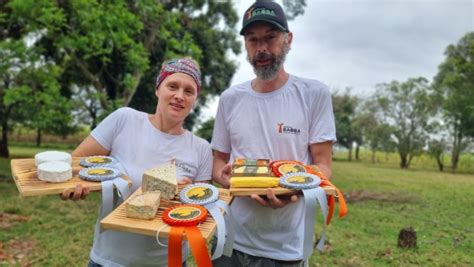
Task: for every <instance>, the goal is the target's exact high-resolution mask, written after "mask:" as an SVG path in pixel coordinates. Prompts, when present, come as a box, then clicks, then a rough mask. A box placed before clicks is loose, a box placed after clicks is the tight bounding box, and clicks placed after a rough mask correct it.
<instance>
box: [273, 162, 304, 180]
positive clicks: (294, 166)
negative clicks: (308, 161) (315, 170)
mask: <svg viewBox="0 0 474 267" xmlns="http://www.w3.org/2000/svg"><path fill="white" fill-rule="evenodd" d="M270 168H271V170H272V172H273V174H274V175H275V176H277V177H281V176H283V175H285V174H287V173H294V172H308V167H306V166H305V165H304V164H303V163H301V162H299V161H294V160H278V161H274V162H272V163H270Z"/></svg>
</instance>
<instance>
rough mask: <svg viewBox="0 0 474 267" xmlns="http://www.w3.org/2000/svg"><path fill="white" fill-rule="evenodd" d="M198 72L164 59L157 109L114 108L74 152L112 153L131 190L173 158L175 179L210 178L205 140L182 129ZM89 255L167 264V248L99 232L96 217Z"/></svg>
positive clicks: (185, 61) (110, 261)
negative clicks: (126, 176)
mask: <svg viewBox="0 0 474 267" xmlns="http://www.w3.org/2000/svg"><path fill="white" fill-rule="evenodd" d="M200 76H201V74H200V71H199V66H198V64H197V63H196V62H195V61H194V60H192V59H191V58H181V59H174V60H170V61H167V62H165V63H164V64H163V66H162V68H161V71H160V74H159V75H158V77H157V80H156V90H155V94H156V96H157V97H158V103H157V106H156V111H155V113H154V114H147V113H144V112H140V111H137V110H134V109H131V108H120V109H118V110H116V111H115V112H113V113H112V114H110V115H109V116H108V117H107V118H105V119H104V120H103V121H102V122H101V123H100V124H99V125H98V126H97V128H96V129H94V130H93V131H92V132H91V134H90V135H89V136H88V137H87V138H86V139H85V140H84V141H83V142H82V143H81V144H80V145H79V146H78V147H77V148H76V149H75V150H74V152H73V153H72V154H73V156H75V157H83V156H91V155H110V156H112V157H114V158H115V159H117V160H118V161H119V162H120V164H121V165H122V166H123V171H125V172H126V173H127V175H128V177H129V178H130V179H131V180H132V182H133V186H132V192H133V191H135V190H136V189H137V188H138V187H139V186H140V185H141V180H142V175H143V172H144V171H145V170H147V169H149V168H152V167H154V166H157V165H161V164H165V163H167V162H170V161H171V160H173V159H174V160H175V162H176V167H177V168H176V170H177V177H178V182H179V183H190V182H193V181H208V180H210V179H211V170H212V154H211V149H210V145H209V143H208V142H207V141H205V140H204V139H202V138H199V137H196V136H194V135H193V134H192V133H191V132H189V131H187V130H185V129H184V128H183V122H184V119H185V118H186V116H188V114H189V113H190V111H191V109H192V108H193V106H194V104H195V103H196V100H197V96H198V94H199V92H200V90H201V77H200ZM87 194H88V190H87V189H82V188H80V187H78V188H76V190H75V192H73V193H72V194H71V192H63V194H62V198H63V199H68V198H70V199H79V198H84V197H85V196H86V195H87ZM183 255H184V256H186V255H187V253H183ZM90 257H91V262H90V264H89V266H97V264H98V265H105V266H123V265H125V266H147V265H153V266H166V265H167V248H165V247H161V246H159V245H158V244H157V242H156V239H154V238H152V237H148V236H144V235H138V234H132V233H125V232H118V231H113V230H108V231H104V232H102V233H101V232H100V226H99V220H98V221H97V223H96V228H95V235H94V245H93V247H92V250H91V254H90ZM185 260H186V259H185V258H183V262H184V261H185Z"/></svg>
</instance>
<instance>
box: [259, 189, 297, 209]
mask: <svg viewBox="0 0 474 267" xmlns="http://www.w3.org/2000/svg"><path fill="white" fill-rule="evenodd" d="M250 198H252V199H253V200H255V201H257V203H258V204H260V205H262V206H263V207H270V208H274V209H279V208H283V207H284V206H286V205H288V203H291V202H296V201H298V195H291V196H280V197H277V196H276V195H275V191H274V190H273V189H272V188H268V189H267V196H266V198H265V197H261V196H259V195H256V194H252V195H250Z"/></svg>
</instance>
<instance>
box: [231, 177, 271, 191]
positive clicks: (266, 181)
mask: <svg viewBox="0 0 474 267" xmlns="http://www.w3.org/2000/svg"><path fill="white" fill-rule="evenodd" d="M279 183H280V178H275V177H271V176H260V177H232V178H230V187H250V188H252V187H253V188H256V187H263V188H267V187H277V186H278V184H279Z"/></svg>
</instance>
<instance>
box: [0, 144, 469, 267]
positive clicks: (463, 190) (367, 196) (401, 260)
mask: <svg viewBox="0 0 474 267" xmlns="http://www.w3.org/2000/svg"><path fill="white" fill-rule="evenodd" d="M36 152H37V150H35V149H33V148H21V149H20V148H15V147H14V148H12V156H13V157H18V156H28V155H30V156H31V155H33V154H34V153H36ZM396 163H397V162H392V161H389V162H386V163H384V164H371V163H369V162H368V161H366V160H363V161H362V162H347V161H343V160H339V158H338V160H337V161H335V162H334V178H333V182H334V183H335V184H336V185H337V186H338V187H339V188H340V189H341V190H343V191H344V193H345V195H346V198H347V200H348V201H349V205H348V208H349V214H348V215H347V216H346V218H344V219H338V218H335V219H333V222H332V223H331V225H330V226H329V227H328V243H327V244H326V251H325V252H324V253H319V252H315V253H314V254H313V256H312V257H311V259H310V266H473V265H474V256H473V255H472V254H473V253H472V252H473V251H474V208H473V199H474V190H473V189H474V175H472V174H450V173H440V172H437V171H435V170H436V168H434V169H433V170H432V169H431V168H426V166H419V165H418V164H414V165H413V169H410V170H400V169H399V168H397V164H396ZM433 164H434V162H433ZM435 167H436V166H435ZM0 176H1V177H4V178H5V177H10V167H9V161H8V160H5V159H0ZM0 192H1V193H0V233H1V234H0V265H13V266H15V265H17V266H20V265H33V266H63V265H67V266H84V265H85V264H86V263H87V261H88V254H89V250H90V246H91V244H92V234H93V225H94V223H95V220H96V216H97V212H98V205H99V201H100V196H99V194H98V193H92V194H91V195H90V197H89V198H87V199H86V200H84V201H77V202H72V201H62V200H60V199H59V197H58V196H44V197H27V198H21V197H19V194H18V191H17V189H16V187H15V184H14V183H13V181H12V180H11V178H8V179H0ZM319 221H321V219H320V218H319ZM405 227H413V228H414V229H415V230H416V232H417V237H418V242H417V248H416V249H399V248H397V238H398V233H399V231H400V229H402V228H405ZM320 230H321V224H320V223H319V224H317V225H316V232H317V233H319V232H320ZM190 265H192V264H190Z"/></svg>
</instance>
